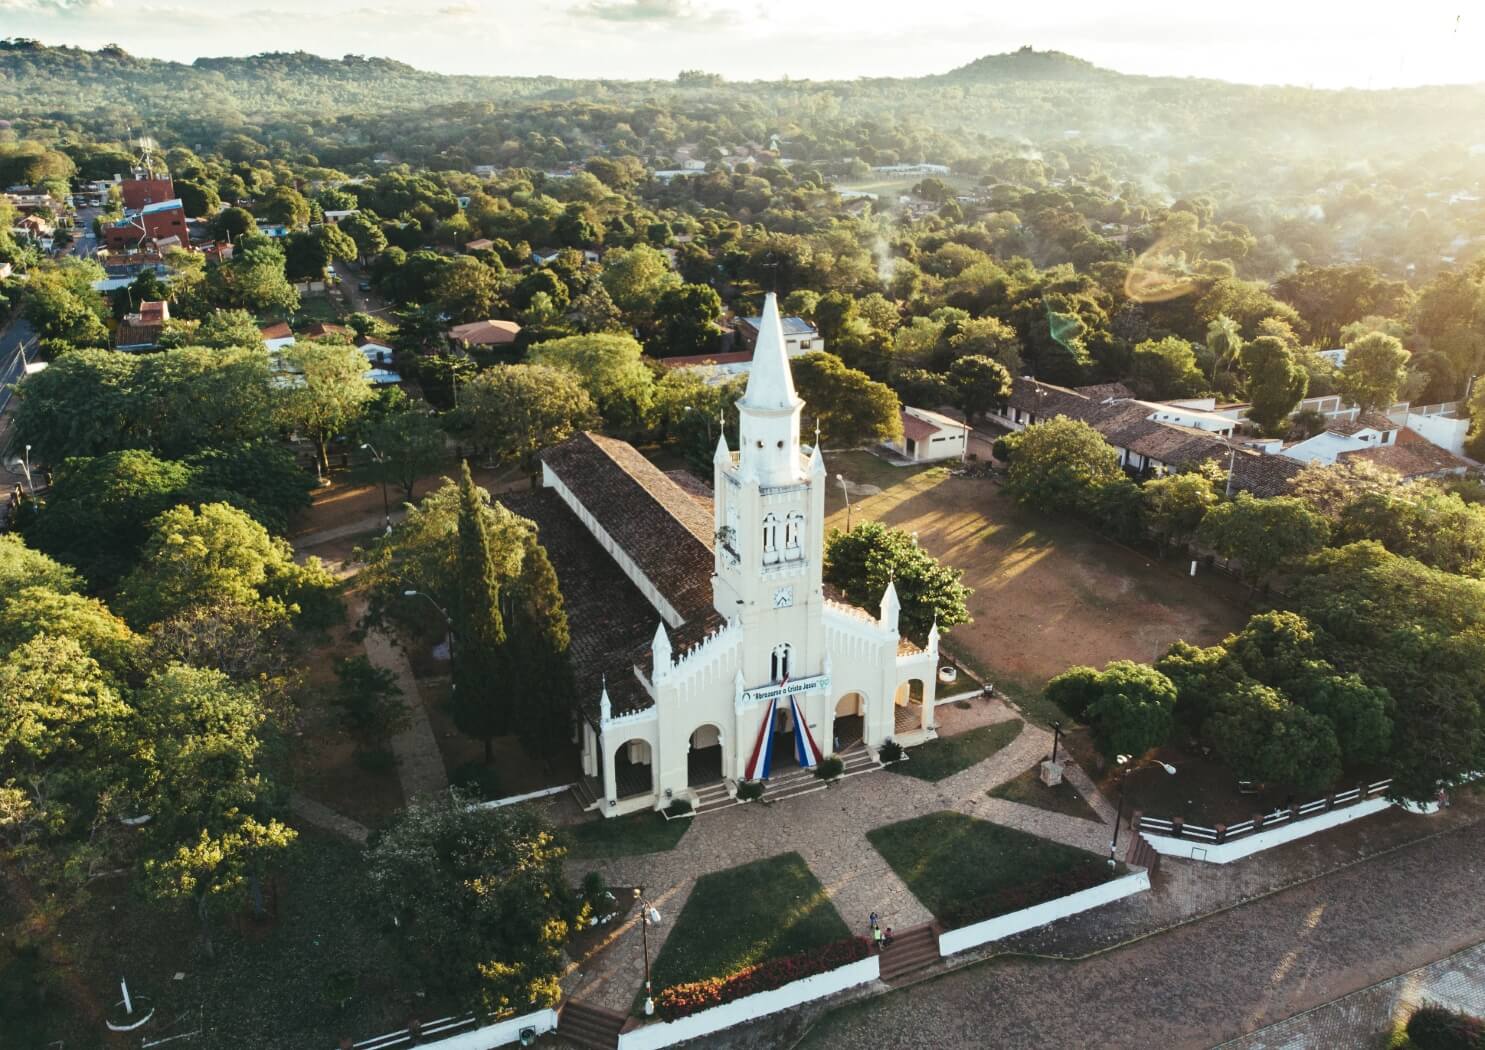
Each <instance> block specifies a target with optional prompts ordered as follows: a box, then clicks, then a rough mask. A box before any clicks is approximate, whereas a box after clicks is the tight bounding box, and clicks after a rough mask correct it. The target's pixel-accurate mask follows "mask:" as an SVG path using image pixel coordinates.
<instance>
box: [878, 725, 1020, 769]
mask: <svg viewBox="0 0 1485 1050" xmlns="http://www.w3.org/2000/svg"><path fill="white" fill-rule="evenodd" d="M1023 724H1024V723H1022V721H1021V720H1020V719H1019V718H1012V719H1010V720H1009V721H1005V722H996V723H994V724H992V725H988V726H981V727H980V728H979V729H971V730H970V731H969V732H967V733H958V734H956V735H954V736H941V737H939V738H938V739H937V740H930V741H928V743H926V744H919V745H918V746H917V747H915V748H913V749H912V751H911V752H910V753H909V755H908V760H907V761H905V762H894V763H892V764H891V765H890V766H888V767H887V768H888V769H890V770H891V771H892V772H894V773H901V774H902V775H903V776H909V777H916V778H917V779H918V780H929V781H933V780H943V779H944V778H945V777H951V776H953V775H954V774H955V773H959V772H962V771H963V770H966V769H968V768H969V767H970V766H973V765H977V764H978V763H980V762H983V761H985V759H987V758H989V757H990V756H991V755H993V754H995V752H997V751H999V750H1000V749H1001V748H1003V747H1005V746H1006V745H1007V744H1009V743H1010V742H1011V741H1012V740H1015V739H1016V737H1018V736H1020V735H1021V726H1022V725H1023Z"/></svg>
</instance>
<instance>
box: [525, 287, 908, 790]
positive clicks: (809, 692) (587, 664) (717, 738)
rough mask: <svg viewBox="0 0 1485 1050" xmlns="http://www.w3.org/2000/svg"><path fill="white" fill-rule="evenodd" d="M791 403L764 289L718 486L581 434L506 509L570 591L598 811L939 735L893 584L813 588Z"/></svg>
mask: <svg viewBox="0 0 1485 1050" xmlns="http://www.w3.org/2000/svg"><path fill="white" fill-rule="evenodd" d="M803 406H804V403H803V402H802V401H801V400H800V399H799V397H798V396H797V395H796V393H795V391H794V381H793V378H792V376H791V375H790V371H789V360H788V357H787V352H786V346H785V341H784V333H783V329H782V325H781V323H780V319H779V311H778V304H777V302H776V301H775V298H774V296H772V295H770V296H769V297H768V300H767V303H766V305H765V306H764V311H763V317H762V321H761V324H760V331H759V337H758V342H757V348H756V350H755V352H754V356H753V367H752V371H751V374H750V376H749V379H748V386H747V392H746V394H745V395H744V396H743V398H742V399H741V400H740V401H739V402H738V404H737V410H738V415H739V417H740V427H739V446H740V447H739V448H738V449H737V450H736V451H732V450H731V449H729V448H728V447H727V443H726V439H725V436H724V437H723V438H721V439H719V441H718V444H717V451H716V455H715V457H714V462H713V470H712V489H711V491H710V492H707V491H706V489H705V486H704V485H703V484H701V483H700V482H697V481H695V480H694V479H691V478H689V477H688V476H685V475H683V474H679V473H677V474H667V473H665V472H663V471H661V470H660V469H659V468H657V467H655V466H654V465H653V464H652V463H650V461H649V460H647V459H645V458H644V457H643V456H642V455H640V454H639V453H638V452H637V451H636V450H635V449H634V448H633V447H632V446H630V445H629V444H627V443H625V442H623V441H617V440H615V439H612V438H607V437H603V436H601V435H597V434H587V433H584V434H579V435H577V436H576V437H574V438H572V439H571V440H569V441H567V442H564V443H563V444H561V445H558V446H556V447H554V448H551V449H548V450H547V451H546V452H545V453H544V454H543V457H542V461H543V462H542V488H541V489H540V490H538V491H536V492H532V493H526V494H518V495H513V496H502V497H501V499H502V502H504V503H505V504H506V505H507V506H509V507H510V509H511V510H513V511H515V512H516V513H518V514H522V515H524V516H526V517H529V518H531V519H532V520H534V521H535V522H536V523H537V526H538V529H539V531H540V537H541V540H542V542H543V544H544V545H545V546H546V547H547V550H548V553H549V554H550V556H551V558H552V561H553V564H554V565H555V567H556V570H557V576H558V580H559V583H560V585H561V587H562V592H563V596H564V599H565V602H566V606H567V612H568V618H569V621H570V628H571V634H572V657H573V666H574V671H575V673H576V675H577V680H578V688H579V690H580V700H581V701H582V703H581V705H580V710H581V720H580V721H581V724H580V726H579V729H578V733H579V738H580V742H581V746H582V762H583V772H584V774H585V785H586V787H584V786H582V785H580V787H579V797H580V798H581V799H582V800H583V801H584V802H585V803H586V804H587V805H588V807H589V808H590V809H598V810H599V811H601V812H602V813H603V814H604V815H605V816H619V815H621V814H625V813H631V812H635V811H637V810H642V809H649V808H653V809H663V808H665V807H667V806H669V805H670V804H671V803H673V802H675V801H678V800H684V801H689V802H691V803H692V804H693V805H695V804H697V803H700V802H707V803H709V804H713V805H714V804H716V803H717V802H718V800H725V799H726V798H728V797H730V796H731V795H734V794H735V792H736V785H737V783H738V782H739V781H743V780H764V781H767V780H771V779H777V778H779V777H780V776H785V775H787V774H788V773H790V772H792V771H793V770H794V769H795V768H796V767H804V768H806V769H807V768H809V767H811V766H813V765H814V764H816V763H817V762H818V761H819V760H820V759H821V758H823V757H826V756H829V755H831V754H836V753H839V754H841V755H842V757H843V759H849V760H851V764H852V766H853V767H855V766H856V765H858V764H860V763H868V764H875V762H874V752H875V749H877V748H879V747H880V746H881V745H882V744H883V743H885V742H886V741H888V740H895V741H896V742H897V743H899V744H901V745H902V746H904V747H908V746H912V745H913V744H917V743H921V742H923V741H924V740H927V739H930V738H931V737H933V736H934V735H935V733H934V724H933V702H934V681H935V670H936V668H937V664H938V632H937V629H935V630H934V631H933V632H932V633H931V634H930V635H929V637H928V638H927V639H926V642H927V648H926V649H925V648H920V647H919V646H917V645H914V644H913V643H912V642H910V641H908V640H907V639H905V638H903V637H902V636H901V635H900V634H899V633H898V612H899V609H898V600H897V594H896V591H895V590H894V589H893V588H892V587H891V586H890V585H889V586H888V587H887V590H886V593H884V594H883V595H882V598H881V603H880V607H879V608H878V609H875V610H866V609H861V608H858V607H856V606H854V605H851V604H849V603H848V602H846V601H845V600H844V598H843V597H842V596H840V595H838V594H836V593H834V590H833V588H830V587H828V586H826V585H825V584H824V583H823V581H822V579H821V569H822V562H823V560H824V539H825V488H826V484H827V475H826V472H825V463H824V460H823V458H822V457H821V455H820V450H819V449H818V448H810V447H808V446H803V445H801V443H800V413H801V410H802V408H803ZM795 779H796V780H798V779H799V778H798V776H797V775H796V777H795ZM765 797H766V789H765Z"/></svg>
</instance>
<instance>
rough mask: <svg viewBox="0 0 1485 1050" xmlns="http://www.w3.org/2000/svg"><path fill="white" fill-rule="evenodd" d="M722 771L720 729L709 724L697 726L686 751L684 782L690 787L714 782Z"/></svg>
mask: <svg viewBox="0 0 1485 1050" xmlns="http://www.w3.org/2000/svg"><path fill="white" fill-rule="evenodd" d="M722 773H723V768H722V730H721V729H719V728H718V727H716V726H714V725H710V724H708V725H703V726H697V727H696V731H695V732H694V733H692V734H691V747H690V750H689V751H687V752H686V783H687V784H688V785H689V786H690V787H702V786H704V785H706V784H715V783H716V782H717V781H719V780H721V779H722Z"/></svg>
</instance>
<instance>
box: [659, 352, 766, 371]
mask: <svg viewBox="0 0 1485 1050" xmlns="http://www.w3.org/2000/svg"><path fill="white" fill-rule="evenodd" d="M751 360H753V351H751V350H737V351H732V352H729V353H725V354H690V355H688V356H686V357H662V358H660V359H659V361H660V363H661V364H662V365H664V366H665V367H666V368H692V367H694V366H696V365H740V364H742V363H744V362H745V361H751Z"/></svg>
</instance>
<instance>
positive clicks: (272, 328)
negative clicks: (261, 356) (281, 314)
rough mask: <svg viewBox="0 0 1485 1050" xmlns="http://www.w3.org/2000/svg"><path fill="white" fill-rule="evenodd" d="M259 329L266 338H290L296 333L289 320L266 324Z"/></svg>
mask: <svg viewBox="0 0 1485 1050" xmlns="http://www.w3.org/2000/svg"><path fill="white" fill-rule="evenodd" d="M258 331H259V332H261V333H262V334H263V338H264V339H288V338H291V337H292V336H293V335H294V329H292V328H290V327H289V325H288V322H287V321H280V322H278V323H277V324H265V325H264V326H263V327H261V328H259V329H258Z"/></svg>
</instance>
